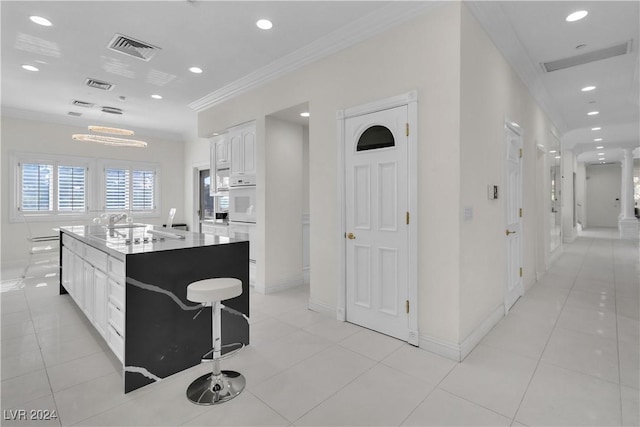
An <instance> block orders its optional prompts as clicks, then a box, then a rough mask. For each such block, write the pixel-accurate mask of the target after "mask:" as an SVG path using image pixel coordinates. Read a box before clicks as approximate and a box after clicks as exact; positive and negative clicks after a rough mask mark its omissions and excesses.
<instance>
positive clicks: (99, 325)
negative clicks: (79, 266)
mask: <svg viewBox="0 0 640 427" xmlns="http://www.w3.org/2000/svg"><path fill="white" fill-rule="evenodd" d="M93 286H94V292H93V305H94V311H93V324H94V325H95V327H96V329H97V330H98V332H100V335H102V336H103V337H106V336H107V289H108V284H107V275H106V274H105V273H103V272H102V271H100V270H94V275H93Z"/></svg>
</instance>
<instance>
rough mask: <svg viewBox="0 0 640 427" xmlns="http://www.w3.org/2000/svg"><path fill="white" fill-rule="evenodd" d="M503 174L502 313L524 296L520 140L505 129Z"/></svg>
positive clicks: (519, 137)
mask: <svg viewBox="0 0 640 427" xmlns="http://www.w3.org/2000/svg"><path fill="white" fill-rule="evenodd" d="M505 138H506V151H507V170H506V178H507V179H506V189H505V190H506V191H505V198H506V201H505V204H506V209H507V212H506V230H505V236H506V239H507V284H506V288H505V297H504V309H505V313H506V312H508V311H509V309H510V308H511V306H513V304H514V303H515V302H516V301H517V300H518V298H520V297H521V296H522V295H523V294H524V287H523V282H522V138H521V136H520V135H519V134H518V133H517V132H515V131H514V130H513V129H511V128H510V127H509V126H505Z"/></svg>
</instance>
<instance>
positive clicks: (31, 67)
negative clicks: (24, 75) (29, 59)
mask: <svg viewBox="0 0 640 427" xmlns="http://www.w3.org/2000/svg"><path fill="white" fill-rule="evenodd" d="M22 68H24V69H25V70H27V71H40V70H39V69H38V67H34V66H33V65H27V64H25V65H23V66H22Z"/></svg>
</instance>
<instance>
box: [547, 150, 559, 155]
mask: <svg viewBox="0 0 640 427" xmlns="http://www.w3.org/2000/svg"><path fill="white" fill-rule="evenodd" d="M557 152H558V150H550V151H549V153H551V154H555V153H557Z"/></svg>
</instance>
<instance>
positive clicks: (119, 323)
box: [107, 301, 124, 336]
mask: <svg viewBox="0 0 640 427" xmlns="http://www.w3.org/2000/svg"><path fill="white" fill-rule="evenodd" d="M107 316H108V318H107V319H108V322H109V326H111V327H113V328H114V329H115V330H116V331H118V333H119V334H120V336H124V313H123V312H122V311H120V310H119V309H118V307H116V306H115V305H113V303H111V301H109V312H108V314H107Z"/></svg>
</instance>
